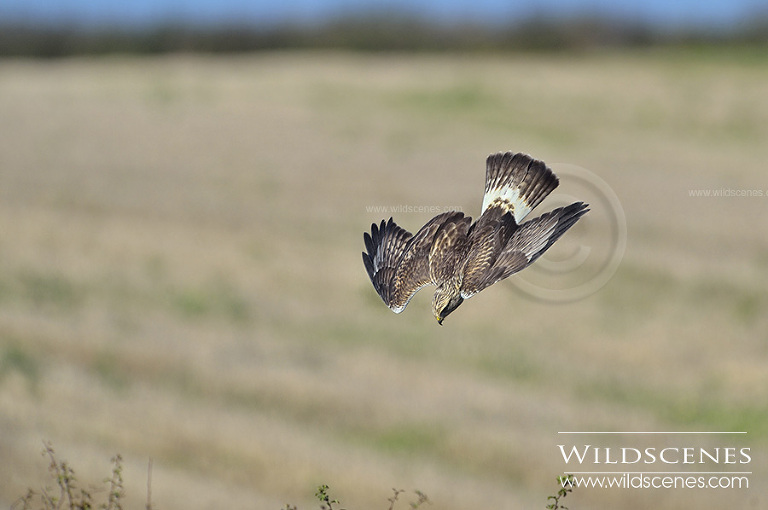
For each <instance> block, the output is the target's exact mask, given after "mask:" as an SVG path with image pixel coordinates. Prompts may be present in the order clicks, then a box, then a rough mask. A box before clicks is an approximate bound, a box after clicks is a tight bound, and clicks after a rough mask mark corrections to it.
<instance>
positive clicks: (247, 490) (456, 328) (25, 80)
mask: <svg viewBox="0 0 768 510" xmlns="http://www.w3.org/2000/svg"><path fill="white" fill-rule="evenodd" d="M766 83H768V61H766V60H765V59H763V58H762V57H759V56H750V55H741V54H733V55H725V54H722V55H720V54H711V55H709V54H707V55H697V54H693V53H672V54H664V53H662V52H658V53H653V54H639V53H638V54H630V53H627V54H591V55H580V56H579V55H570V56H546V55H544V56H452V55H439V56H435V55H416V56H403V55H347V54H335V53H275V54H269V53H266V54H259V55H253V56H243V57H231V58H213V57H193V56H174V57H158V58H152V59H134V58H127V57H125V58H120V57H115V58H105V59H94V60H89V59H72V60H61V61H23V60H20V61H4V62H0V480H2V482H1V483H0V503H2V504H3V505H4V506H7V505H9V504H10V503H11V502H12V501H13V500H14V499H15V498H16V497H18V496H20V495H22V494H24V493H25V492H26V489H27V488H28V487H34V488H37V487H39V486H40V484H41V483H43V482H44V481H45V471H46V467H47V464H46V462H45V459H44V458H42V457H40V456H39V452H40V451H41V449H42V441H51V442H52V443H53V445H54V447H55V448H56V450H57V452H58V453H59V455H60V456H61V457H63V458H66V459H67V460H68V461H70V462H71V463H72V465H73V466H74V467H75V469H76V470H78V473H79V475H80V478H81V479H83V480H93V481H94V482H97V481H99V480H101V479H102V478H103V477H104V476H106V475H107V472H108V468H109V458H110V457H111V456H112V455H113V454H115V453H117V452H119V453H121V454H122V455H123V457H124V458H125V459H126V469H125V474H124V476H125V478H126V488H127V492H128V494H129V499H128V500H127V507H128V508H143V506H144V498H145V492H146V483H147V462H148V459H150V458H151V459H152V460H153V469H152V499H153V503H154V505H155V506H156V507H157V508H161V509H166V510H172V509H190V510H193V509H207V508H232V509H235V508H265V509H266V508H270V509H277V508H281V507H282V506H283V505H284V504H285V503H292V504H297V505H299V508H302V509H306V508H312V507H316V506H317V505H316V502H314V503H313V501H312V495H313V492H314V488H315V487H316V486H317V485H318V484H320V483H327V484H329V485H330V486H331V488H332V494H333V495H335V496H336V497H338V498H339V499H341V500H342V503H343V506H345V507H346V508H349V509H363V508H365V509H374V508H382V509H383V508H386V507H387V506H388V503H387V501H386V498H388V497H389V496H390V495H391V490H390V488H391V487H398V488H403V489H408V490H411V489H419V490H421V491H424V492H425V493H426V494H428V495H429V497H430V499H431V500H432V502H433V503H432V506H431V507H429V508H433V507H434V508H440V509H446V510H451V509H468V508H543V507H544V506H545V505H546V504H547V501H546V497H547V496H548V495H550V494H553V493H555V492H556V490H557V485H556V482H555V477H556V476H557V475H558V474H561V473H562V472H563V470H564V464H563V460H562V457H560V454H559V451H558V449H557V445H558V444H562V443H564V442H569V441H575V442H576V444H584V443H589V444H595V445H600V446H612V445H613V446H620V445H621V444H622V443H621V442H620V441H619V440H618V439H615V438H613V437H607V436H600V437H594V436H593V437H579V438H564V437H563V436H562V435H559V434H558V432H560V431H631V430H634V431H745V432H747V434H746V435H740V436H738V437H730V436H729V437H728V438H723V437H719V436H705V437H702V436H696V437H695V438H693V437H691V438H690V441H692V443H691V444H694V442H695V444H703V445H705V446H707V447H712V448H714V447H717V446H726V445H725V444H721V443H724V442H727V446H731V445H735V446H736V447H739V448H741V447H749V448H751V452H752V461H751V463H749V465H747V466H735V467H734V466H725V467H723V469H727V470H737V469H738V470H744V471H752V472H753V473H754V475H753V477H752V479H751V484H752V487H751V488H750V489H748V490H746V489H743V490H735V489H731V490H725V489H723V490H714V489H713V490H698V489H676V490H663V489H659V490H605V489H603V490H599V489H578V490H576V491H575V492H574V494H573V495H571V496H569V497H568V500H567V501H566V504H568V505H569V506H570V507H571V508H572V509H586V508H591V509H599V508H606V509H607V508H626V509H633V508H637V509H640V508H659V509H664V508H680V507H681V506H690V507H696V508H724V507H731V508H749V507H752V508H760V507H763V506H764V505H765V504H766V501H768V497H767V496H766V493H765V489H764V487H761V485H764V484H761V483H760V482H761V480H760V476H764V475H765V474H766V473H768V471H766V470H767V469H768V457H766V455H765V454H764V450H765V448H766V445H768V314H766V311H768V293H767V292H766V288H768V238H767V237H766V235H765V234H766V232H768V214H767V213H768V174H766V169H765V162H766V161H768V144H767V143H766V140H768V95H766V85H765V84H766ZM499 150H516V151H523V152H528V153H530V154H532V155H534V156H536V157H538V158H541V159H544V160H545V161H547V162H549V163H551V164H552V166H553V168H554V169H555V170H556V171H558V169H559V168H562V169H563V173H564V175H567V174H568V172H567V171H566V170H567V165H576V166H578V167H580V168H583V169H588V170H589V172H591V174H592V175H594V176H598V177H599V179H601V180H602V181H604V182H605V183H606V184H607V185H608V186H609V188H610V189H611V190H612V191H613V192H615V194H616V197H618V203H619V204H620V207H621V209H622V210H623V213H624V215H625V217H626V229H625V230H623V229H622V227H621V224H620V223H616V211H615V209H611V207H607V206H605V204H603V205H602V206H601V202H600V201H599V198H600V196H599V193H598V195H597V198H598V201H597V202H595V203H594V206H593V212H592V213H590V214H589V215H587V216H586V217H585V218H584V219H583V220H582V221H581V222H580V223H579V224H578V225H577V226H576V227H575V228H574V229H572V231H570V232H569V233H568V234H566V236H565V237H564V238H563V239H562V240H561V241H560V242H559V243H558V245H557V246H555V247H554V248H553V249H552V253H551V254H550V256H549V260H546V258H545V259H543V260H542V261H541V262H542V263H543V264H544V267H545V268H546V264H547V263H550V264H555V265H556V264H557V262H558V260H560V261H561V262H562V260H563V259H567V258H568V257H569V256H572V255H573V253H575V251H576V250H578V249H580V248H581V249H586V250H587V251H586V252H585V253H589V254H591V255H592V258H595V257H597V258H599V257H600V256H602V255H605V254H606V253H608V252H610V251H611V250H614V249H616V248H617V243H618V241H616V236H617V235H620V234H622V232H625V233H626V239H627V242H626V250H625V252H624V256H623V258H622V259H621V264H620V266H619V267H618V270H617V271H616V273H615V275H613V277H612V278H611V279H610V280H608V282H607V283H606V284H605V285H602V286H600V287H599V288H598V289H596V291H595V292H592V293H590V294H589V295H587V296H584V297H581V298H580V299H576V300H569V301H568V302H564V303H560V302H556V301H557V300H556V299H554V300H553V299H541V298H540V297H539V298H535V297H532V296H531V293H530V292H524V291H521V290H520V286H519V285H517V284H516V283H515V282H514V281H511V280H510V281H505V282H503V283H501V284H497V285H495V286H493V287H491V288H489V289H488V290H486V291H484V292H483V293H481V294H479V295H478V296H475V297H473V298H472V299H471V300H469V301H467V302H465V303H464V305H463V306H462V307H461V308H459V310H458V311H457V312H455V313H454V314H453V315H451V316H450V317H449V318H448V319H446V321H445V323H444V325H443V327H439V326H438V325H437V324H436V323H435V320H434V318H433V317H432V315H431V311H430V299H431V295H430V294H431V293H430V291H429V290H428V289H425V290H424V291H422V292H421V293H420V294H418V295H417V296H416V297H415V298H414V300H413V301H412V302H411V304H410V305H409V307H408V309H407V310H406V311H405V312H404V313H403V314H401V315H395V314H393V313H391V312H390V311H389V310H388V309H387V308H386V307H385V306H384V304H383V303H382V302H381V301H380V300H379V298H378V296H376V294H375V292H374V290H373V288H372V286H371V284H370V282H369V281H368V278H367V276H366V274H365V271H364V268H363V265H362V261H361V258H360V251H361V250H362V249H363V242H362V233H363V231H364V230H366V229H368V228H369V227H370V223H371V222H377V221H379V220H381V219H382V218H387V217H389V216H391V215H393V216H395V219H396V221H398V223H399V224H401V225H402V226H403V227H405V228H406V229H408V230H411V231H415V230H416V229H417V228H418V227H419V226H420V225H421V224H423V223H424V222H425V221H426V220H427V219H429V217H431V216H432V215H433V214H434V213H430V212H428V211H427V209H430V208H432V209H439V208H444V207H447V206H459V207H461V208H462V210H463V211H464V212H465V213H466V214H468V215H470V216H477V214H478V212H479V208H480V203H481V199H482V197H481V195H482V189H483V177H484V159H485V156H486V155H487V154H489V153H491V152H495V151H499ZM589 189H592V188H589V186H587V187H586V188H585V187H583V186H582V187H580V186H579V180H578V179H567V178H565V177H564V178H563V179H562V185H561V190H559V192H560V193H561V195H559V196H560V197H561V198H562V199H564V198H567V197H570V196H573V197H574V198H576V199H587V200H592V197H589V196H587V197H583V196H582V195H583V194H584V193H585V190H589ZM706 190H714V191H715V192H716V193H720V194H721V195H723V194H725V195H730V196H718V197H716V196H709V197H705V196H695V195H696V194H697V193H699V192H705V191H706ZM747 190H749V191H753V193H751V194H752V195H758V193H756V192H757V191H761V192H762V196H739V195H741V194H744V193H742V192H745V191H747ZM555 198H556V197H555ZM556 205H560V204H557V203H554V201H545V202H544V203H543V204H542V205H541V206H540V210H541V211H546V210H548V209H551V208H552V207H554V206H556ZM614 205H615V204H614ZM390 211H394V212H390ZM398 211H399V212H398ZM537 212H539V211H538V210H537V211H535V213H537ZM535 213H534V214H535ZM617 225H618V226H617ZM601 254H602V255H601ZM588 258H589V257H588ZM589 264H593V265H594V264H598V266H599V261H597V262H594V261H590V260H587V261H586V262H585V264H584V265H583V266H579V267H575V268H574V269H573V270H572V271H570V272H569V273H568V274H563V275H562V280H559V279H558V278H559V277H558V278H555V280H554V281H556V282H557V281H560V282H571V283H569V284H573V285H576V284H577V283H578V281H580V280H579V278H582V279H584V278H587V279H589V278H590V276H589V275H590V274H592V273H590V271H593V270H594V267H592V268H590V265H589ZM595 267H597V266H595ZM530 271H531V276H527V277H526V278H530V279H532V280H530V281H533V282H534V283H533V284H534V286H535V285H537V284H536V282H537V280H536V278H537V273H536V272H535V271H536V270H535V268H531V269H530ZM513 278H514V277H513ZM520 278H523V275H520ZM540 278H542V279H543V280H541V281H545V280H546V281H548V282H551V281H553V280H551V279H547V278H548V277H547V276H546V275H541V276H540ZM573 282H575V283H573ZM562 285H566V283H562ZM686 440H688V439H686ZM632 441H634V443H632V444H640V443H641V442H642V441H640V442H638V440H637V439H632ZM645 441H646V444H651V445H653V446H656V447H659V448H660V447H663V446H664V445H679V443H680V440H679V438H676V437H675V436H661V437H655V438H652V439H645ZM655 468H658V466H655ZM572 469H575V468H572ZM672 469H682V468H681V467H680V466H673V468H672ZM405 506H406V505H402V507H405Z"/></svg>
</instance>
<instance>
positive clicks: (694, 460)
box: [557, 444, 752, 465]
mask: <svg viewBox="0 0 768 510" xmlns="http://www.w3.org/2000/svg"><path fill="white" fill-rule="evenodd" d="M557 446H558V448H559V449H560V453H561V454H562V455H563V460H564V461H565V463H566V464H569V463H570V462H571V461H572V460H574V461H576V462H578V464H580V465H581V464H584V463H585V462H586V463H592V464H637V463H643V464H654V463H656V462H662V463H664V464H710V465H711V464H749V463H750V462H751V461H752V457H751V456H750V449H749V448H747V447H744V448H735V447H717V448H702V447H666V448H655V447H648V448H643V449H640V448H634V447H621V448H611V447H603V448H597V447H594V446H592V445H589V444H585V445H582V446H581V447H577V446H575V445H574V446H571V447H570V450H568V449H567V448H566V445H564V444H559V445H557Z"/></svg>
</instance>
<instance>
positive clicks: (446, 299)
mask: <svg viewBox="0 0 768 510" xmlns="http://www.w3.org/2000/svg"><path fill="white" fill-rule="evenodd" d="M462 302H464V298H463V297H461V291H459V289H457V288H455V287H453V286H451V285H447V286H444V287H438V288H437V290H436V291H435V295H434V297H433V298H432V313H433V314H434V315H435V319H437V323H438V324H440V325H441V326H442V325H443V320H444V319H445V318H446V317H448V315H449V314H450V313H451V312H452V311H454V310H455V309H457V308H458V307H459V305H460V304H461V303H462Z"/></svg>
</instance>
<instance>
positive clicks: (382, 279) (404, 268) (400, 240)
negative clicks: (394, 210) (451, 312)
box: [363, 211, 472, 313]
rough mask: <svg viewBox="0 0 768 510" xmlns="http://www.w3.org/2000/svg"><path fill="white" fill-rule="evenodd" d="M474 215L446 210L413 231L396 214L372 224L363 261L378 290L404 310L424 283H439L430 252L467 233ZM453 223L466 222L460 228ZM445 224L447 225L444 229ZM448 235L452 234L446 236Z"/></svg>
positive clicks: (393, 306)
mask: <svg viewBox="0 0 768 510" xmlns="http://www.w3.org/2000/svg"><path fill="white" fill-rule="evenodd" d="M471 221H472V219H471V218H467V217H464V214H463V213H460V212H455V211H452V212H447V213H442V214H439V215H437V216H435V217H434V218H432V219H431V220H429V221H428V222H427V223H426V224H425V225H424V226H423V227H421V229H420V230H419V231H418V232H417V233H416V235H412V234H411V233H410V232H408V231H406V230H405V229H403V228H401V227H399V226H398V225H397V224H396V223H395V222H394V221H393V220H392V218H390V219H389V221H387V222H384V221H383V220H382V222H381V225H379V226H377V225H376V224H375V223H374V224H372V225H371V233H370V235H369V234H368V233H367V232H366V233H365V234H364V236H363V238H364V240H365V249H366V251H367V253H366V252H363V264H365V269H366V271H367V272H368V276H369V277H370V279H371V283H373V287H374V288H375V289H376V292H377V293H378V294H379V296H381V299H382V300H383V301H384V303H385V304H386V305H387V306H388V307H390V308H391V309H392V310H393V311H394V312H395V313H400V312H402V311H403V310H404V309H405V307H406V305H407V304H408V302H409V301H410V300H411V298H412V297H413V295H414V294H416V292H418V291H419V289H421V288H422V287H424V286H426V285H430V284H435V283H436V282H435V281H434V279H433V274H432V272H431V271H430V253H432V252H433V251H434V250H435V249H436V250H437V251H438V252H440V253H442V252H444V251H446V250H443V249H442V246H443V244H444V243H448V244H449V245H450V243H452V242H453V240H452V238H451V237H450V236H451V235H459V234H460V233H461V231H462V230H463V233H464V234H466V231H467V228H468V226H469V223H470V222H471ZM453 224H458V225H463V226H464V227H463V229H462V228H456V227H455V226H452V225H453ZM441 227H443V228H442V229H441ZM438 232H441V233H443V236H442V238H441V239H442V241H441V242H440V243H439V245H440V246H437V247H436V246H435V235H436V233H438ZM448 232H455V234H450V235H448V234H446V233H448ZM446 235H448V237H446Z"/></svg>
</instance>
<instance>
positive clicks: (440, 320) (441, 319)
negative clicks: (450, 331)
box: [435, 317, 445, 326]
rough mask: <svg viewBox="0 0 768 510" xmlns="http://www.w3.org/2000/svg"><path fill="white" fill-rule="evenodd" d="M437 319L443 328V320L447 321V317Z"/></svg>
mask: <svg viewBox="0 0 768 510" xmlns="http://www.w3.org/2000/svg"><path fill="white" fill-rule="evenodd" d="M435 319H437V323H438V324H440V325H441V326H442V325H443V320H445V317H435Z"/></svg>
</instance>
